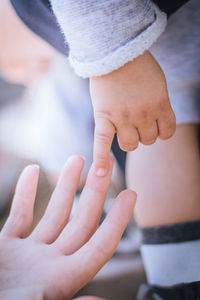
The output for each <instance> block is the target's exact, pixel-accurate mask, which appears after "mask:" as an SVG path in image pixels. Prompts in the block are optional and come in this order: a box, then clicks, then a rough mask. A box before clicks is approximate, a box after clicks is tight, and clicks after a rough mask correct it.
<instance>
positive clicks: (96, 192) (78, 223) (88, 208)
mask: <svg viewBox="0 0 200 300" xmlns="http://www.w3.org/2000/svg"><path fill="white" fill-rule="evenodd" d="M112 167H113V158H112V157H110V162H109V170H108V173H107V175H106V176H105V177H99V176H96V174H95V170H94V166H92V167H91V169H90V172H89V174H88V178H87V181H86V185H85V187H84V189H83V192H82V194H81V197H80V199H79V202H78V206H77V209H76V212H75V215H74V217H73V219H72V220H71V221H70V222H69V224H68V225H67V226H66V228H65V229H64V230H63V232H62V233H61V234H60V236H59V238H58V239H57V241H56V242H55V246H56V247H57V248H59V249H60V250H61V251H62V252H63V253H64V254H68V255H69V254H72V253H74V252H75V251H77V250H78V249H79V248H80V247H81V246H82V245H84V244H85V243H86V242H87V241H88V240H89V238H90V237H91V235H92V234H93V233H94V232H95V230H96V228H97V226H98V224H99V220H100V217H101V214H102V210H103V206H104V201H105V198H106V193H107V190H108V187H109V185H110V180H111V174H112Z"/></svg>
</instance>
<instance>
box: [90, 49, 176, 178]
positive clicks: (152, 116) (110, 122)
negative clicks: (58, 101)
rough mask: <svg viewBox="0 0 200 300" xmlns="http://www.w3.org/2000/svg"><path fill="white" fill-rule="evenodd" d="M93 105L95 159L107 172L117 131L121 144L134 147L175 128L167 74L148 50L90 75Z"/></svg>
mask: <svg viewBox="0 0 200 300" xmlns="http://www.w3.org/2000/svg"><path fill="white" fill-rule="evenodd" d="M90 92H91V97H92V103H93V108H94V118H95V136H94V162H95V167H96V169H97V174H99V176H103V175H105V174H106V171H107V166H108V159H109V153H110V148H111V144H112V140H113V137H114V134H115V132H116V133H117V136H118V141H119V145H120V148H121V149H122V150H124V151H133V150H134V149H136V148H137V146H138V143H139V142H141V143H142V144H144V145H151V144H153V143H154V142H155V141H156V139H157V137H160V138H161V139H168V138H170V137H171V136H172V135H173V133H174V131H175V125H176V123H175V116H174V113H173V111H172V108H171V105H170V102H169V97H168V92H167V84H166V80H165V75H164V73H163V71H162V70H161V68H160V66H159V64H158V63H157V62H156V60H155V59H154V58H153V56H152V55H151V54H150V52H148V51H146V52H145V53H144V54H143V55H140V56H139V57H137V58H136V59H134V60H133V61H132V62H129V63H127V64H126V65H124V66H123V67H121V68H120V69H118V70H116V71H113V72H112V73H109V74H107V75H104V76H99V77H92V78H90Z"/></svg>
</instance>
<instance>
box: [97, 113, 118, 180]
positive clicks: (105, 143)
mask: <svg viewBox="0 0 200 300" xmlns="http://www.w3.org/2000/svg"><path fill="white" fill-rule="evenodd" d="M114 134H115V127H114V125H113V124H112V123H111V122H110V121H109V120H107V119H105V118H95V132H94V155H93V156H94V167H95V172H96V175H97V176H100V177H103V176H106V174H107V172H108V165H109V155H110V149H111V145H112V141H113V138H114Z"/></svg>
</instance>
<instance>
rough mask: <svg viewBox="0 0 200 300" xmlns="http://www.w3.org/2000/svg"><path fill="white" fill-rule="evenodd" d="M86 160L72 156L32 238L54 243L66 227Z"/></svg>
mask: <svg viewBox="0 0 200 300" xmlns="http://www.w3.org/2000/svg"><path fill="white" fill-rule="evenodd" d="M83 165H84V159H83V158H82V157H80V156H71V157H70V158H69V159H68V161H67V163H66V165H65V166H64V168H63V170H62V172H61V175H60V177H59V180H58V183H57V185H56V188H55V190H54V192H53V194H52V197H51V199H50V202H49V205H48V207H47V209H46V211H45V214H44V216H43V217H42V219H41V221H40V222H39V224H38V225H37V227H36V228H35V230H34V231H33V233H32V235H31V237H32V238H34V239H36V240H39V241H42V242H43V243H47V244H49V243H52V242H53V241H55V239H56V238H57V237H58V236H59V234H60V232H61V231H62V229H63V228H64V226H65V225H66V223H67V221H68V219H69V216H70V213H71V208H72V204H73V200H74V196H75V194H76V190H77V187H78V184H79V180H80V175H81V171H82V169H83Z"/></svg>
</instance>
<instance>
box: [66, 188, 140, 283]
mask: <svg viewBox="0 0 200 300" xmlns="http://www.w3.org/2000/svg"><path fill="white" fill-rule="evenodd" d="M135 201H136V194H135V193H134V192H132V191H130V190H126V191H123V192H122V193H120V195H119V196H118V197H117V198H116V200H115V201H114V203H113V205H112V207H111V209H110V211H109V213H108V215H107V217H106V219H105V220H104V222H103V223H102V225H101V226H100V227H99V228H98V230H97V231H96V232H95V234H94V235H93V236H92V238H91V239H90V240H89V241H88V242H87V243H86V244H85V245H84V246H83V247H82V248H81V249H80V250H79V251H77V252H76V253H75V254H73V255H72V257H71V258H72V259H74V263H76V264H77V265H78V266H79V267H78V269H76V272H77V274H74V276H75V275H77V276H79V278H81V280H82V284H83V285H85V284H86V283H87V282H88V281H89V280H91V279H92V278H93V277H94V275H95V274H96V273H97V272H98V271H99V270H100V269H101V268H102V266H103V265H104V264H105V263H106V262H107V261H108V260H109V259H110V257H111V256H112V255H113V253H114V251H115V249H116V247H117V245H118V243H119V241H120V239H121V236H122V234H123V232H124V230H125V228H126V226H127V224H128V222H129V220H130V218H131V216H132V213H133V208H134V205H135ZM67 262H68V260H67V258H66V263H67Z"/></svg>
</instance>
